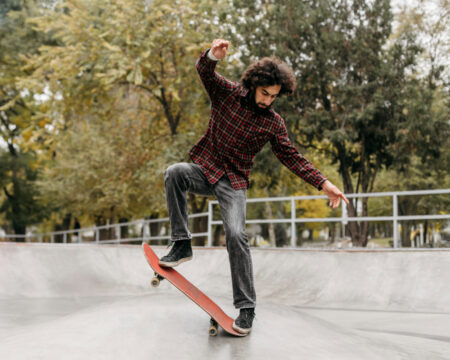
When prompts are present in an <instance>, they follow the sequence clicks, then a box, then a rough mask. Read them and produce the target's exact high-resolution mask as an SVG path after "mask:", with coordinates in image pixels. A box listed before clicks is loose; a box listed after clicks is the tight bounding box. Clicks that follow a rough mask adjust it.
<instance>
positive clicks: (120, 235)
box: [116, 225, 122, 244]
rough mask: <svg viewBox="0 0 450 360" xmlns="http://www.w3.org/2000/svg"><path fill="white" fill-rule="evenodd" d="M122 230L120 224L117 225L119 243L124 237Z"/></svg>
mask: <svg viewBox="0 0 450 360" xmlns="http://www.w3.org/2000/svg"><path fill="white" fill-rule="evenodd" d="M121 233H122V231H121V230H120V225H117V226H116V237H117V240H118V243H119V244H120V240H121V239H122V234H121Z"/></svg>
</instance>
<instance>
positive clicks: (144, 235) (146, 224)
mask: <svg viewBox="0 0 450 360" xmlns="http://www.w3.org/2000/svg"><path fill="white" fill-rule="evenodd" d="M441 194H450V189H437V190H418V191H396V192H378V193H358V194H346V197H347V198H348V199H354V198H375V197H392V215H390V216H364V217H363V216H357V217H348V216H347V205H346V204H345V203H344V202H343V201H342V202H341V204H342V205H341V216H340V217H328V218H297V207H296V201H301V200H316V199H327V197H326V196H325V195H305V196H287V197H268V198H251V199H247V203H264V202H283V201H287V202H290V211H291V216H290V217H289V218H281V219H280V218H277V219H250V220H249V219H247V220H246V224H270V223H271V224H277V223H281V224H283V223H284V224H290V228H291V229H290V234H291V239H290V246H291V247H296V245H297V238H296V226H297V224H299V223H317V222H326V223H330V222H338V223H341V224H342V227H344V226H345V225H346V224H347V223H348V222H350V221H360V222H361V221H362V222H365V221H377V222H379V221H389V222H392V233H393V247H394V248H398V247H399V229H398V228H399V222H400V221H406V220H447V219H450V214H448V213H446V214H426V215H399V211H398V198H399V196H417V195H441ZM218 204H219V202H218V201H217V200H212V201H209V203H208V212H204V213H199V214H193V215H190V216H189V219H193V218H198V217H208V223H207V232H200V233H192V237H207V245H208V246H212V245H213V226H214V225H222V224H223V223H222V221H221V220H214V212H213V207H214V206H215V205H218ZM152 223H169V218H160V219H141V220H136V221H132V222H126V223H117V224H111V225H103V226H97V227H89V228H81V229H74V230H65V231H55V232H50V233H42V234H27V235H4V236H0V239H1V238H6V239H12V240H13V241H14V240H16V239H24V240H25V241H27V242H30V241H32V240H33V239H37V240H38V241H39V242H42V241H43V239H44V238H49V240H50V242H52V243H53V242H55V237H56V236H62V237H63V239H62V242H63V243H67V242H68V237H69V236H70V240H71V241H70V242H76V243H82V242H85V241H84V237H83V234H84V233H91V234H92V235H91V236H90V237H91V238H92V240H91V242H95V243H102V244H107V243H118V244H120V243H127V242H135V241H157V240H169V239H170V235H169V234H167V235H166V234H156V235H152V234H151V232H150V224H152ZM125 226H126V227H132V226H138V227H139V228H140V230H139V231H138V232H140V233H141V235H140V236H137V237H126V238H121V227H125ZM106 229H114V230H115V234H116V236H115V238H114V239H109V240H100V231H101V230H106ZM74 236H75V239H76V241H72V239H73V237H74Z"/></svg>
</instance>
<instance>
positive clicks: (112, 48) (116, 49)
mask: <svg viewBox="0 0 450 360" xmlns="http://www.w3.org/2000/svg"><path fill="white" fill-rule="evenodd" d="M102 44H103V46H104V47H105V48H107V49H108V50H109V51H113V52H122V49H121V48H120V47H119V46H117V45H111V44H110V43H109V42H107V41H103V43H102Z"/></svg>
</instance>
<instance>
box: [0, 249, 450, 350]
mask: <svg viewBox="0 0 450 360" xmlns="http://www.w3.org/2000/svg"><path fill="white" fill-rule="evenodd" d="M166 250H167V249H166V247H165V246H156V247H155V251H156V252H157V254H158V255H159V256H161V254H163V253H164V252H166ZM252 257H253V263H254V273H255V285H256V290H257V308H256V320H255V323H254V329H253V330H252V333H251V334H250V335H249V336H247V337H244V338H236V337H232V336H230V335H228V334H226V333H225V332H224V331H223V330H222V329H219V334H218V335H217V336H216V337H211V336H209V335H208V325H209V318H208V316H207V314H206V313H204V312H203V311H202V310H201V309H200V308H199V307H198V306H197V305H196V304H195V303H193V302H192V301H190V300H189V299H188V298H187V297H186V296H184V295H183V294H182V293H181V292H179V291H178V290H177V289H175V288H174V287H173V286H172V285H171V284H170V283H168V282H167V281H166V282H164V281H162V282H161V284H160V286H159V287H158V288H152V287H151V286H150V280H151V278H152V277H153V272H152V270H151V268H150V267H149V266H148V264H147V262H146V260H145V257H144V255H143V253H142V250H141V246H139V245H93V244H15V243H1V244H0V263H1V264H2V271H1V275H0V317H1V319H0V320H1V321H0V324H1V327H0V333H1V335H0V339H1V340H0V357H1V358H2V359H58V358H64V359H86V358H89V359H125V358H127V359H148V358H154V357H157V358H166V359H178V358H179V359H207V358H211V357H214V358H216V359H272V358H277V357H278V358H283V359H302V358H305V359H306V358H307V359H362V358H365V359H448V358H449V356H450V336H449V334H450V305H449V304H450V281H449V280H450V251H449V250H446V249H386V250H364V251H360V250H314V249H310V250H305V249H295V250H293V249H290V250H286V249H256V248H254V249H252ZM179 271H180V273H182V274H183V275H184V276H185V277H186V278H188V279H189V280H191V281H192V283H193V284H194V285H196V286H198V287H199V288H200V289H201V290H202V291H204V292H205V293H206V294H207V295H208V296H210V297H211V298H212V299H213V300H214V301H215V302H216V303H217V304H219V306H221V307H222V308H223V309H224V311H225V312H226V313H227V314H228V315H229V316H231V317H234V316H235V315H236V313H237V310H235V309H234V308H233V306H232V296H231V280H230V269H229V263H228V257H227V252H226V250H225V248H221V247H215V248H208V247H195V248H194V259H193V260H192V261H190V262H187V263H184V264H182V265H180V268H179Z"/></svg>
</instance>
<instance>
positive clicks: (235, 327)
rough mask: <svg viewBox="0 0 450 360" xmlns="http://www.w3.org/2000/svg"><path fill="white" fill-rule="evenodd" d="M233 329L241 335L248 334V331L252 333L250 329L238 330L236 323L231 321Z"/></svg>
mask: <svg viewBox="0 0 450 360" xmlns="http://www.w3.org/2000/svg"><path fill="white" fill-rule="evenodd" d="M233 329H234V330H236V331H237V332H240V333H241V334H246V335H247V334H249V333H250V331H252V328H250V329H243V328H240V327H239V326H237V325H236V323H235V322H234V321H233Z"/></svg>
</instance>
